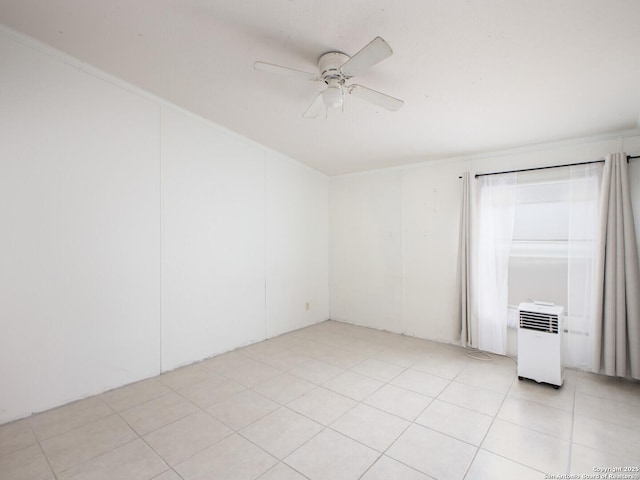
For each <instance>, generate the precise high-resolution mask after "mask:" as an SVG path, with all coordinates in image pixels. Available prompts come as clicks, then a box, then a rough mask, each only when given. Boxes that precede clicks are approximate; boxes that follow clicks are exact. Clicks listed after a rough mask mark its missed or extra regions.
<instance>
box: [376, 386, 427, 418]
mask: <svg viewBox="0 0 640 480" xmlns="http://www.w3.org/2000/svg"><path fill="white" fill-rule="evenodd" d="M432 400H433V399H432V398H430V397H425V396H424V395H420V394H419V393H414V392H410V391H409V390H405V389H404V388H400V387H395V386H393V385H385V386H384V387H382V388H381V389H380V390H378V391H377V392H375V393H374V394H373V395H371V396H370V397H369V398H367V399H366V400H365V401H364V403H366V404H368V405H372V406H374V407H376V408H379V409H381V410H384V411H385V412H389V413H392V414H394V415H397V416H399V417H402V418H404V419H406V420H410V421H413V420H414V419H415V418H416V417H417V416H418V415H420V413H422V411H423V410H424V409H425V408H426V407H427V405H429V403H431V401H432Z"/></svg>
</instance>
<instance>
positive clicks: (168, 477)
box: [151, 470, 182, 480]
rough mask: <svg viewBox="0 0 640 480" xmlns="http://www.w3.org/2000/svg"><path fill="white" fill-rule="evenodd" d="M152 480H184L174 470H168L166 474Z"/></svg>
mask: <svg viewBox="0 0 640 480" xmlns="http://www.w3.org/2000/svg"><path fill="white" fill-rule="evenodd" d="M151 480H182V478H180V475H178V474H177V473H176V472H174V471H173V470H167V471H166V472H164V473H161V474H160V475H158V476H157V477H153V478H152V479H151Z"/></svg>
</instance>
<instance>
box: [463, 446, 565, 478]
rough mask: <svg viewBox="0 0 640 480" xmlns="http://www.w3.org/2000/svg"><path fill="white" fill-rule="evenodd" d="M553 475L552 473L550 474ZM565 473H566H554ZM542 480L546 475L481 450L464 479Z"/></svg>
mask: <svg viewBox="0 0 640 480" xmlns="http://www.w3.org/2000/svg"><path fill="white" fill-rule="evenodd" d="M548 473H551V472H548ZM555 473H564V472H553V474H555ZM488 478H490V479H491V480H513V479H516V478H517V479H518V480H540V479H543V478H545V473H543V472H540V471H536V470H534V469H532V468H529V467H525V466H524V465H521V464H519V463H516V462H514V461H512V460H509V459H506V458H504V457H500V456H499V455H495V454H493V453H491V452H487V451H486V450H482V449H480V450H479V451H478V454H477V455H476V458H475V459H474V460H473V463H472V464H471V468H469V472H468V473H467V475H466V476H465V477H464V479H465V480H486V479H488Z"/></svg>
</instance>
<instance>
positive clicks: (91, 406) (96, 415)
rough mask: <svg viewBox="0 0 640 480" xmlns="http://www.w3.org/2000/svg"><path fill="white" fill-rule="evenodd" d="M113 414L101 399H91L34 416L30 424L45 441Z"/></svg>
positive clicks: (30, 419) (39, 437)
mask: <svg viewBox="0 0 640 480" xmlns="http://www.w3.org/2000/svg"><path fill="white" fill-rule="evenodd" d="M112 414H113V410H111V408H109V406H108V405H107V404H106V403H105V402H104V401H103V400H102V399H101V398H100V397H90V398H87V399H85V400H79V401H77V402H73V403H69V404H68V405H64V406H62V407H58V408H54V409H53V410H49V411H47V412H43V413H39V414H37V415H34V416H33V417H31V418H29V422H30V423H31V426H32V427H33V432H34V433H35V434H36V437H38V439H39V440H45V439H47V438H51V437H53V436H55V435H59V434H61V433H64V432H67V431H69V430H73V429H74V428H76V427H80V426H82V425H85V424H87V423H91V422H93V421H95V420H98V419H100V418H104V417H107V416H109V415H112Z"/></svg>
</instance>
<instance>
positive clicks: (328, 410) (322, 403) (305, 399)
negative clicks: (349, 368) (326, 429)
mask: <svg viewBox="0 0 640 480" xmlns="http://www.w3.org/2000/svg"><path fill="white" fill-rule="evenodd" d="M355 406H356V402H355V401H354V400H352V399H350V398H347V397H345V396H344V395H340V394H339V393H335V392H332V391H331V390H328V389H326V388H323V387H317V388H316V389H315V390H311V391H310V392H307V393H305V394H304V395H302V396H301V397H299V398H297V399H296V400H294V401H292V402H290V403H289V405H288V407H289V408H291V409H292V410H295V411H296V412H298V413H301V414H302V415H304V416H306V417H309V418H311V419H313V420H315V421H316V422H319V423H321V424H323V425H329V424H330V423H332V422H334V421H335V420H337V419H338V418H340V417H341V416H342V415H344V414H345V413H347V412H348V411H349V410H351V409H352V408H353V407H355Z"/></svg>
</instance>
